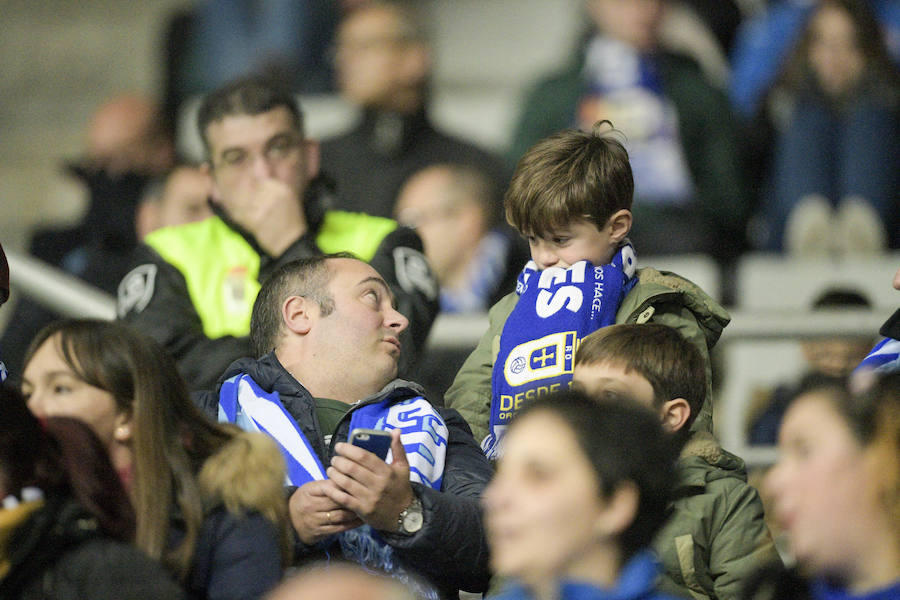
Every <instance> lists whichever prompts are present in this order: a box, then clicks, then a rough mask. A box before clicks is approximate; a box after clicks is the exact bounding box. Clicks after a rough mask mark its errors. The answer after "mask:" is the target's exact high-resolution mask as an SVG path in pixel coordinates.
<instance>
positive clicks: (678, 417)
mask: <svg viewBox="0 0 900 600" xmlns="http://www.w3.org/2000/svg"><path fill="white" fill-rule="evenodd" d="M659 412H660V417H661V419H662V424H663V427H664V428H665V430H666V431H668V432H669V433H675V432H676V431H679V430H680V429H681V428H682V427H684V425H685V423H687V422H688V419H690V418H691V405H690V404H688V401H687V400H685V399H684V398H675V399H674V400H669V401H668V402H664V403H663V405H662V407H661V408H660V411H659Z"/></svg>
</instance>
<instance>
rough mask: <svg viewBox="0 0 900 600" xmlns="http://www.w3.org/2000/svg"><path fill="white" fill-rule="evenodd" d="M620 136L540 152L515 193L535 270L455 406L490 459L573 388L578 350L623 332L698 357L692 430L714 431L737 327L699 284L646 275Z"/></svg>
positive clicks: (498, 320) (502, 314) (503, 305)
mask: <svg viewBox="0 0 900 600" xmlns="http://www.w3.org/2000/svg"><path fill="white" fill-rule="evenodd" d="M617 133H618V132H616V130H614V129H613V127H612V124H611V123H610V122H609V121H601V122H599V123H597V125H595V126H594V129H593V131H592V132H590V133H586V132H581V131H577V130H567V131H563V132H560V133H557V134H555V135H552V136H550V137H548V138H546V139H544V140H542V141H540V142H538V143H537V144H536V145H534V146H533V147H532V148H531V149H530V150H529V151H528V152H526V153H525V155H524V156H523V157H522V159H521V160H520V161H519V164H518V165H517V167H516V171H515V173H514V174H513V177H512V181H511V182H510V186H509V189H508V190H507V192H506V196H505V198H504V205H505V209H506V217H507V220H508V221H509V223H510V224H511V225H512V226H513V227H515V228H516V230H517V231H519V232H520V233H521V234H522V235H524V236H525V237H526V238H527V239H528V243H529V247H530V249H531V257H532V260H531V261H529V262H528V263H527V264H526V265H525V268H524V269H523V270H522V273H521V274H520V276H519V279H518V282H517V284H516V290H515V292H514V293H511V294H509V295H507V296H506V297H504V298H503V299H501V300H500V301H499V302H498V303H497V304H495V305H494V307H493V308H492V309H491V311H490V325H489V328H488V331H487V332H485V334H484V335H483V336H482V338H481V340H480V342H479V343H478V346H477V347H476V348H475V350H474V351H473V352H472V354H471V355H470V356H469V358H468V359H467V360H466V362H465V363H464V364H463V366H462V368H461V369H460V371H459V373H457V376H456V379H455V380H454V382H453V384H452V385H451V386H450V389H449V390H448V391H447V393H446V395H445V400H446V403H447V405H448V406H449V407H451V408H454V409H456V410H458V411H459V412H460V413H461V414H462V415H463V417H465V418H466V420H467V421H468V422H469V425H470V426H471V428H472V431H473V433H474V434H475V437H476V439H479V440H483V441H482V449H483V450H484V451H485V454H487V456H488V457H490V458H492V459H495V458H497V457H498V456H499V454H498V452H499V446H498V443H499V442H500V439H501V437H502V435H503V431H504V430H505V429H506V425H507V423H508V422H509V421H510V419H512V417H513V416H514V415H515V413H516V411H517V410H518V409H519V408H520V407H521V406H522V404H523V403H525V402H529V401H531V400H533V399H536V398H538V397H540V396H543V395H546V394H549V393H551V392H553V391H556V390H559V389H562V388H565V387H567V386H568V385H569V384H570V382H571V380H572V371H573V369H574V356H575V350H576V349H577V347H578V342H579V340H581V339H582V338H584V337H585V336H587V335H588V334H590V333H591V332H592V331H595V330H597V329H599V328H601V327H606V326H608V325H612V324H614V323H645V322H648V321H653V322H656V323H661V324H664V325H668V326H670V327H674V328H675V329H677V330H678V331H679V332H680V333H681V334H682V335H683V336H684V337H685V338H686V339H688V340H689V341H690V342H692V343H693V344H694V345H695V346H697V348H698V350H700V352H701V355H702V356H703V358H704V361H705V363H706V371H707V393H706V397H705V398H704V402H703V407H702V409H701V411H700V413H699V414H698V415H697V418H696V420H695V421H694V424H693V425H692V429H695V430H706V431H710V432H711V431H712V405H711V399H710V391H709V390H710V385H709V381H710V370H709V350H710V349H711V348H712V347H713V345H714V344H715V343H716V341H717V340H718V339H719V336H720V335H721V333H722V329H723V328H724V327H725V325H727V324H728V322H729V320H730V318H729V316H728V313H727V312H725V309H723V308H722V307H721V306H720V305H719V304H718V303H716V302H715V301H714V300H713V299H712V298H710V297H709V296H708V295H706V293H704V292H703V290H701V289H700V288H699V287H697V286H696V285H694V284H693V283H691V282H690V281H687V280H686V279H684V278H682V277H679V276H678V275H675V274H672V273H666V272H660V271H657V270H655V269H651V268H644V269H637V261H636V257H635V251H634V248H633V247H632V246H631V244H630V243H629V241H628V238H627V235H628V232H629V230H630V229H631V225H632V214H631V202H632V197H633V194H634V178H633V176H632V171H631V165H630V163H629V160H628V153H627V151H626V150H625V148H624V147H623V145H622V144H621V142H620V141H619V140H618V139H616V135H615V134H617Z"/></svg>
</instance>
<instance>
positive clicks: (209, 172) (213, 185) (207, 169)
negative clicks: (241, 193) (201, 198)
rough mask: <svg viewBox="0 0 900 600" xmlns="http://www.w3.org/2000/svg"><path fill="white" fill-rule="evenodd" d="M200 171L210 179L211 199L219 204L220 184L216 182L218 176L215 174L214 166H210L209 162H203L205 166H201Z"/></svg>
mask: <svg viewBox="0 0 900 600" xmlns="http://www.w3.org/2000/svg"><path fill="white" fill-rule="evenodd" d="M200 170H201V171H203V173H204V174H205V175H206V176H207V177H209V181H210V186H209V199H210V200H212V201H213V202H216V203H219V202H220V200H219V198H220V195H219V183H218V182H217V181H216V176H215V175H214V174H213V169H212V164H210V162H209V161H208V160H206V161H203V164H201V165H200Z"/></svg>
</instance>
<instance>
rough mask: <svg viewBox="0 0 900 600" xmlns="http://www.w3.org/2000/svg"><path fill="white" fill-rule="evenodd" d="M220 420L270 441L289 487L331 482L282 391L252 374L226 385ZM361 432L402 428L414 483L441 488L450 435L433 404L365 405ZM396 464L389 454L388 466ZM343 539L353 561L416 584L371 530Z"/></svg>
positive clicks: (355, 417)
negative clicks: (265, 386) (279, 454)
mask: <svg viewBox="0 0 900 600" xmlns="http://www.w3.org/2000/svg"><path fill="white" fill-rule="evenodd" d="M219 421H220V422H226V423H234V424H235V425H237V426H238V427H240V428H241V429H244V430H246V431H259V432H262V433H266V434H268V435H269V436H271V437H272V438H273V439H274V440H275V441H276V442H277V443H278V445H279V447H280V448H281V452H282V454H283V455H284V458H285V462H286V463H287V480H288V483H289V484H290V485H294V486H297V487H300V486H302V485H304V484H306V483H309V482H310V481H320V480H324V479H326V478H327V476H326V475H325V469H324V468H323V467H322V463H321V461H320V460H319V457H318V456H317V455H316V453H315V451H314V450H313V448H312V446H311V445H310V443H309V440H307V439H306V436H305V435H304V434H303V431H302V430H301V429H300V426H299V425H298V424H297V421H296V420H295V419H294V418H293V416H291V414H290V413H289V412H288V411H287V410H286V409H285V408H284V405H283V404H282V402H281V399H280V397H279V394H278V392H277V391H276V392H271V393H268V392H266V391H265V390H263V389H262V388H260V387H259V385H258V384H257V383H256V382H255V381H254V380H253V378H252V377H250V375H248V374H246V373H242V374H239V375H235V376H234V377H231V378H230V379H228V380H226V381H225V382H223V383H222V387H221V389H220V391H219ZM358 427H359V428H366V429H380V430H383V431H390V430H392V429H400V430H401V434H400V441H401V442H402V443H403V448H404V450H405V451H406V458H407V461H408V462H409V479H410V481H414V482H417V483H421V484H423V485H426V486H428V487H431V488H433V489H436V490H440V489H441V483H442V480H443V473H444V462H445V459H446V454H447V443H448V440H449V430H448V429H447V425H446V423H444V420H443V419H442V418H441V416H440V415H439V414H438V413H437V411H436V410H435V409H434V407H433V406H432V405H431V403H430V402H428V400H426V399H425V398H423V397H422V396H416V397H413V398H407V399H404V400H401V401H399V402H398V401H397V400H396V399H395V398H393V397H392V396H391V395H390V394H388V397H387V398H385V399H384V400H382V401H380V402H373V403H371V404H365V405H362V406H360V407H359V408H357V409H356V410H354V411H353V414H352V415H351V417H350V431H352V430H353V429H355V428H358ZM391 459H392V456H391V454H390V453H388V456H387V459H386V460H387V462H391ZM339 538H340V544H341V548H342V550H343V553H344V556H345V557H346V558H348V559H349V560H353V561H354V562H357V563H359V564H361V565H364V566H367V567H370V568H375V569H379V570H382V571H384V572H387V573H390V574H391V575H392V576H394V577H397V578H398V579H400V580H403V581H405V582H410V581H411V580H410V578H409V576H408V574H407V572H406V570H405V569H404V568H403V567H402V566H401V565H400V564H398V562H397V560H396V557H395V556H394V550H393V548H391V546H389V545H388V544H387V543H386V542H385V541H384V540H383V538H382V537H381V536H380V535H379V534H378V532H377V531H375V530H374V529H372V528H371V527H369V526H368V525H363V526H361V527H357V528H356V529H352V530H350V531H345V532H343V533H342V534H340V535H339ZM420 591H422V592H423V593H425V594H426V596H427V597H435V598H436V593H433V592H434V590H420Z"/></svg>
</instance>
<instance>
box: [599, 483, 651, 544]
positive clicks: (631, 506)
mask: <svg viewBox="0 0 900 600" xmlns="http://www.w3.org/2000/svg"><path fill="white" fill-rule="evenodd" d="M639 500H640V493H639V492H638V489H637V486H636V485H635V484H634V482H633V481H625V482H623V483H621V484H620V485H619V487H618V488H616V490H615V491H614V492H613V493H612V495H611V496H610V497H609V498H608V499H607V500H606V506H605V507H604V508H603V510H602V511H601V513H600V515H599V516H598V517H597V520H596V521H595V522H594V531H595V532H596V533H597V535H599V536H600V537H601V538H603V539H609V538H614V537H616V536H618V535H619V534H621V533H622V532H623V531H625V530H626V529H628V526H629V525H631V523H632V522H634V520H635V518H636V517H637V511H638V503H639Z"/></svg>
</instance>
